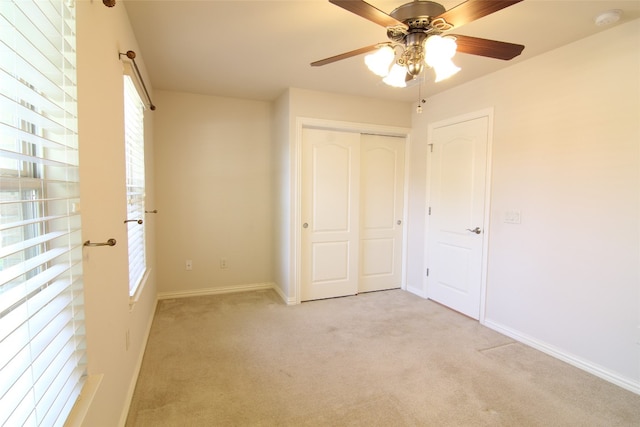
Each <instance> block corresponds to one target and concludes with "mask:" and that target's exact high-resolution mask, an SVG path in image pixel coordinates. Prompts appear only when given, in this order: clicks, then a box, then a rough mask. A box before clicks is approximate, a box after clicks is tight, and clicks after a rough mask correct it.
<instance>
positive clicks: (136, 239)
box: [124, 74, 147, 296]
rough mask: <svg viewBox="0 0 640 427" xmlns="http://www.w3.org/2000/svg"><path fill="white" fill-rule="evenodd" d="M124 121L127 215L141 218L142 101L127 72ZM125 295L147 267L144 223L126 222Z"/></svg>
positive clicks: (132, 289)
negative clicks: (126, 262)
mask: <svg viewBox="0 0 640 427" xmlns="http://www.w3.org/2000/svg"><path fill="white" fill-rule="evenodd" d="M124 100H125V101H124V104H125V105H124V121H125V148H126V164H127V179H126V182H127V218H128V219H132V220H137V219H144V206H145V178H144V104H143V103H142V100H141V99H140V95H139V94H138V91H137V90H136V87H135V85H134V83H133V80H132V78H131V76H129V75H126V74H125V76H124ZM127 224H128V227H129V228H128V231H127V234H128V240H129V243H128V245H129V247H128V250H129V295H130V296H133V295H134V294H135V292H136V290H137V288H138V286H139V285H140V282H141V281H142V278H143V277H144V273H145V271H146V269H147V261H146V253H145V231H144V230H145V224H144V222H143V223H142V224H138V223H137V222H135V221H131V222H128V223H127Z"/></svg>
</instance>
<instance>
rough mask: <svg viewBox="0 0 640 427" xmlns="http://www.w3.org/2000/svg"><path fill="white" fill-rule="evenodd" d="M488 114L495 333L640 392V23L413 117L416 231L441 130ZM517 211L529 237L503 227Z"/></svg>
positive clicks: (543, 58) (520, 229)
mask: <svg viewBox="0 0 640 427" xmlns="http://www.w3.org/2000/svg"><path fill="white" fill-rule="evenodd" d="M463 72H464V70H463ZM487 107H493V108H494V138H493V168H492V170H493V176H492V177H493V180H492V181H493V182H492V195H491V221H490V225H491V227H490V235H489V254H488V255H489V265H488V283H487V295H486V319H485V322H486V324H487V325H488V326H491V327H493V328H496V329H498V330H500V331H502V332H505V333H507V334H509V335H511V336H513V337H516V338H518V339H521V340H524V341H525V342H528V343H529V344H532V345H534V346H537V347H538V348H540V349H543V350H545V351H548V352H550V353H552V354H555V355H556V356H559V357H562V358H564V359H565V360H567V361H569V362H571V363H574V364H576V365H577V366H580V367H582V368H585V369H588V370H590V371H591V372H593V373H596V374H598V375H600V376H602V377H604V378H607V379H609V380H611V381H614V382H616V383H618V384H619V385H622V386H624V387H626V388H628V389H631V390H634V391H636V392H640V329H639V328H640V292H639V291H640V274H639V273H640V271H639V260H640V247H639V245H640V239H639V237H640V221H639V220H640V204H639V188H640V186H639V182H640V179H639V178H640V177H639V170H640V158H639V154H640V152H639V146H640V21H638V20H636V21H633V22H630V23H626V24H623V25H620V26H618V27H615V28H613V29H610V30H607V31H605V32H602V33H600V34H597V35H594V36H592V37H589V38H587V39H584V40H581V41H579V42H576V43H573V44H571V45H568V46H565V47H563V48H560V49H557V50H555V51H552V52H549V53H547V54H544V55H540V56H538V57H535V58H532V59H530V60H528V61H526V62H522V63H520V64H517V65H514V66H512V67H509V68H507V69H505V70H503V71H501V72H498V73H495V74H493V75H490V76H487V77H485V78H481V79H478V80H476V81H474V82H471V83H469V84H466V85H464V86H460V87H458V88H455V89H452V90H449V91H447V92H445V93H442V94H439V95H437V96H434V97H432V98H430V99H428V100H427V103H426V107H425V112H424V113H423V114H422V115H414V117H413V121H414V131H415V132H414V147H416V146H418V148H419V152H420V155H416V156H414V157H413V159H412V160H413V170H414V175H413V176H412V179H413V186H414V188H413V190H412V194H414V202H415V203H414V208H413V210H412V217H414V218H420V217H422V218H424V210H423V209H421V206H424V182H425V176H426V170H425V168H426V165H425V159H426V155H425V144H426V140H427V135H426V132H427V125H428V124H429V123H433V122H437V121H439V120H443V119H446V118H450V117H455V116H458V115H462V114H465V113H468V112H472V111H477V110H481V109H484V108H487ZM510 209H517V210H520V211H521V213H522V223H521V224H518V225H515V224H506V223H504V222H503V215H504V213H505V212H506V211H507V210H510ZM420 232H421V230H420V229H419V228H416V234H419V233H420ZM421 244H422V245H423V244H424V243H423V242H421ZM415 247H416V249H417V250H416V253H414V256H415V257H417V258H416V259H420V258H421V256H422V254H421V253H419V252H418V251H419V250H420V249H422V248H420V245H415ZM416 264H417V263H416ZM419 271H420V272H422V271H424V265H422V268H421V269H420V270H419ZM414 273H416V271H414ZM419 277H420V275H419V274H416V275H414V276H412V279H411V280H412V281H414V285H416V286H418V287H419V286H421V283H416V282H418V281H420V280H421V279H420V278H419Z"/></svg>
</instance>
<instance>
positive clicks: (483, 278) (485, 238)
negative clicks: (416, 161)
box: [422, 107, 493, 324]
mask: <svg viewBox="0 0 640 427" xmlns="http://www.w3.org/2000/svg"><path fill="white" fill-rule="evenodd" d="M483 117H486V118H487V159H486V164H485V166H486V172H485V189H484V212H483V214H484V219H483V224H482V229H483V233H482V267H481V268H482V271H481V275H480V316H479V319H478V320H479V322H480V324H484V319H485V308H486V299H487V277H488V271H487V267H488V261H489V253H488V252H489V233H490V226H489V225H490V223H491V172H492V169H491V162H492V158H493V155H492V153H493V152H492V145H493V107H490V108H485V109H482V110H478V111H474V112H471V113H466V114H462V115H459V116H455V117H450V118H448V119H444V120H440V121H437V122H433V123H429V124H428V126H427V144H428V145H431V144H433V132H434V130H435V129H436V128H441V127H445V126H450V125H454V124H457V123H462V122H466V121H469V120H475V119H480V118H483ZM431 161H432V158H431V152H430V150H429V151H427V169H426V170H427V176H426V194H425V201H426V206H427V209H425V234H424V266H425V275H424V276H423V281H422V292H423V295H422V296H423V297H424V298H428V294H429V292H428V285H427V276H426V267H427V266H428V265H429V253H428V246H429V240H428V239H429V233H430V221H429V220H430V218H429V216H430V215H429V209H428V206H429V204H430V202H431Z"/></svg>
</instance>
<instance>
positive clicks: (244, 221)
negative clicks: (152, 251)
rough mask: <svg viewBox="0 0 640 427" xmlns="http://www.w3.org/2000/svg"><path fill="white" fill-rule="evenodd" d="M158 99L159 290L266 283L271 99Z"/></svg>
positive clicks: (172, 292)
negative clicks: (190, 263)
mask: <svg viewBox="0 0 640 427" xmlns="http://www.w3.org/2000/svg"><path fill="white" fill-rule="evenodd" d="M155 97H156V99H157V100H154V102H155V103H156V104H157V105H158V109H157V110H156V112H155V114H156V116H155V118H156V120H155V126H156V127H155V149H156V151H155V165H156V185H157V209H158V211H159V212H158V214H157V225H158V236H157V243H158V247H157V256H158V291H159V296H160V297H161V298H162V297H169V296H188V295H197V294H199V293H215V292H222V291H226V290H231V289H235V290H237V289H242V288H245V289H246V288H248V287H253V286H262V285H268V286H270V285H271V283H272V281H273V255H272V248H273V243H272V240H273V231H272V211H273V205H274V201H273V194H272V185H271V179H272V175H271V174H272V172H271V162H272V157H271V156H272V154H271V146H270V144H271V139H272V134H271V132H272V130H271V119H272V117H271V114H272V105H271V103H269V102H263V101H249V100H241V99H232V98H220V97H213V96H206V95H194V94H188V93H179V92H169V91H156V92H155ZM222 258H225V259H226V261H227V268H226V269H222V268H220V260H221V259H222ZM187 259H189V260H192V261H193V270H191V271H186V270H185V261H186V260H187Z"/></svg>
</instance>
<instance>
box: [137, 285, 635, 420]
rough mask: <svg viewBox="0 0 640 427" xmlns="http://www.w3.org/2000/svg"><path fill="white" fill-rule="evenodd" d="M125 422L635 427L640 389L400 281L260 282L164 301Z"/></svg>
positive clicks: (160, 307) (161, 304)
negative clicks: (316, 286)
mask: <svg viewBox="0 0 640 427" xmlns="http://www.w3.org/2000/svg"><path fill="white" fill-rule="evenodd" d="M127 426H129V427H147V426H149V427H151V426H152V427H160V426H545V427H546V426H640V396H638V395H636V394H633V393H631V392H628V391H626V390H624V389H621V388H619V387H617V386H615V385H612V384H610V383H608V382H606V381H603V380H601V379H599V378H596V377H594V376H592V375H590V374H588V373H586V372H584V371H581V370H579V369H577V368H574V367H572V366H570V365H568V364H566V363H564V362H561V361H559V360H556V359H554V358H552V357H549V356H547V355H545V354H543V353H541V352H539V351H537V350H534V349H531V348H529V347H527V346H524V345H522V344H519V343H517V342H514V341H513V340H512V339H510V338H508V337H505V336H503V335H500V334H498V333H496V332H494V331H492V330H490V329H488V328H485V327H483V326H481V325H480V324H479V323H478V322H477V321H474V320H471V319H469V318H466V317H464V316H462V315H460V314H458V313H455V312H453V311H451V310H448V309H447V308H444V307H442V306H440V305H438V304H435V303H433V302H431V301H428V300H424V299H421V298H419V297H417V296H415V295H412V294H410V293H407V292H403V291H400V290H393V291H385V292H375V293H368V294H360V295H358V296H354V297H347V298H337V299H330V300H322V301H314V302H307V303H303V304H300V305H297V306H291V307H287V306H286V305H285V304H284V303H282V301H281V300H280V298H279V297H278V296H277V294H276V293H275V292H273V291H256V292H246V293H237V294H225V295H215V296H203V297H194V298H185V299H174V300H163V301H160V302H159V304H158V309H157V312H156V317H155V319H154V323H153V327H152V330H151V335H150V337H149V342H148V345H147V351H146V353H145V357H144V361H143V365H142V369H141V373H140V377H139V379H138V384H137V387H136V390H135V393H134V397H133V401H132V403H131V408H130V412H129V418H128V420H127Z"/></svg>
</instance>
